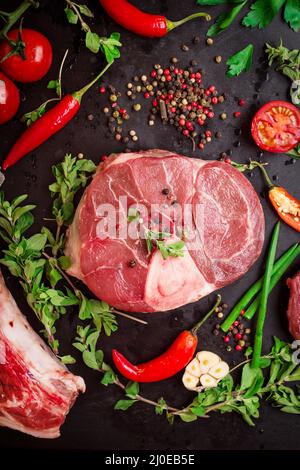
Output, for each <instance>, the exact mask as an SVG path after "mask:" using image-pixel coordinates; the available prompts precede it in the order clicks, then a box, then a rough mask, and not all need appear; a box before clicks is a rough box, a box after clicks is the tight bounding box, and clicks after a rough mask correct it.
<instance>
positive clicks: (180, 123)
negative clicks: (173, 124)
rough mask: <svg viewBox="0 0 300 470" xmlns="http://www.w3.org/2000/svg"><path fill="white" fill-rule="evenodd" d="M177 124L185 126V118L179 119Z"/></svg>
mask: <svg viewBox="0 0 300 470" xmlns="http://www.w3.org/2000/svg"><path fill="white" fill-rule="evenodd" d="M179 125H180V126H181V127H183V126H185V120H184V119H179Z"/></svg>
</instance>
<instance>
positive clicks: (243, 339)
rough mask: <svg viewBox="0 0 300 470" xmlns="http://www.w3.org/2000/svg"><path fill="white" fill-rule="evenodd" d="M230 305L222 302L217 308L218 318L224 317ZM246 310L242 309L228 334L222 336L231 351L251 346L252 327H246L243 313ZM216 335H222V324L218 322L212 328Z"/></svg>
mask: <svg viewBox="0 0 300 470" xmlns="http://www.w3.org/2000/svg"><path fill="white" fill-rule="evenodd" d="M227 307H228V305H227V304H222V305H220V306H219V307H217V308H216V309H215V313H216V316H217V318H218V319H220V320H222V318H223V317H224V313H223V312H224V310H225V309H226V308H227ZM244 313H245V311H244V310H242V311H241V314H240V316H239V318H238V319H237V320H236V321H235V322H234V323H233V324H232V325H231V327H230V328H229V331H228V332H227V334H226V335H225V336H224V335H223V336H222V340H223V342H224V343H225V345H226V351H228V352H231V351H232V350H233V349H234V350H236V351H242V350H245V349H247V348H248V347H249V346H250V342H249V335H250V333H251V329H250V328H248V327H246V326H245V324H244V322H243V315H244ZM212 333H213V335H214V336H219V335H221V333H222V331H221V328H220V324H219V323H217V324H216V325H215V326H214V329H213V330H212Z"/></svg>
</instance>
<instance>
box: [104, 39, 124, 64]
mask: <svg viewBox="0 0 300 470" xmlns="http://www.w3.org/2000/svg"><path fill="white" fill-rule="evenodd" d="M121 46H122V44H121V42H120V34H119V33H112V34H111V35H110V37H109V38H105V37H101V38H100V47H101V50H102V52H103V53H104V54H105V57H106V60H107V62H108V63H110V62H113V61H114V60H115V59H118V58H119V57H120V56H121V53H120V50H119V48H120V47H121Z"/></svg>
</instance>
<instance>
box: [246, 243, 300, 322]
mask: <svg viewBox="0 0 300 470" xmlns="http://www.w3.org/2000/svg"><path fill="white" fill-rule="evenodd" d="M299 254H300V247H299V246H298V247H297V248H296V249H295V250H294V251H293V252H292V254H291V255H290V257H289V258H288V260H287V262H286V263H285V264H283V265H282V266H281V268H279V269H278V271H276V273H275V274H274V275H273V276H272V278H271V282H270V289H269V293H270V292H272V290H273V289H274V287H275V286H276V285H277V284H278V282H279V281H280V279H281V278H282V276H283V275H284V273H285V272H286V271H287V269H288V268H289V267H290V265H291V264H292V263H293V262H294V261H295V259H296V258H297V257H298V256H299ZM260 299H261V295H260V294H258V295H257V297H256V298H255V299H254V300H253V302H252V303H251V305H250V306H249V307H248V308H247V310H246V312H245V315H244V318H246V319H247V320H251V319H252V318H253V317H254V315H255V313H256V311H257V309H258V307H259V303H260Z"/></svg>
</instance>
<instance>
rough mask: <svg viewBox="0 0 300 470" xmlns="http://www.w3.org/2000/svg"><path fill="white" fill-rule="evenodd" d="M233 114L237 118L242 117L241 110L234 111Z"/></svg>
mask: <svg viewBox="0 0 300 470" xmlns="http://www.w3.org/2000/svg"><path fill="white" fill-rule="evenodd" d="M233 115H234V117H236V118H237V117H240V115H241V112H240V111H235V112H234V113H233Z"/></svg>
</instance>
